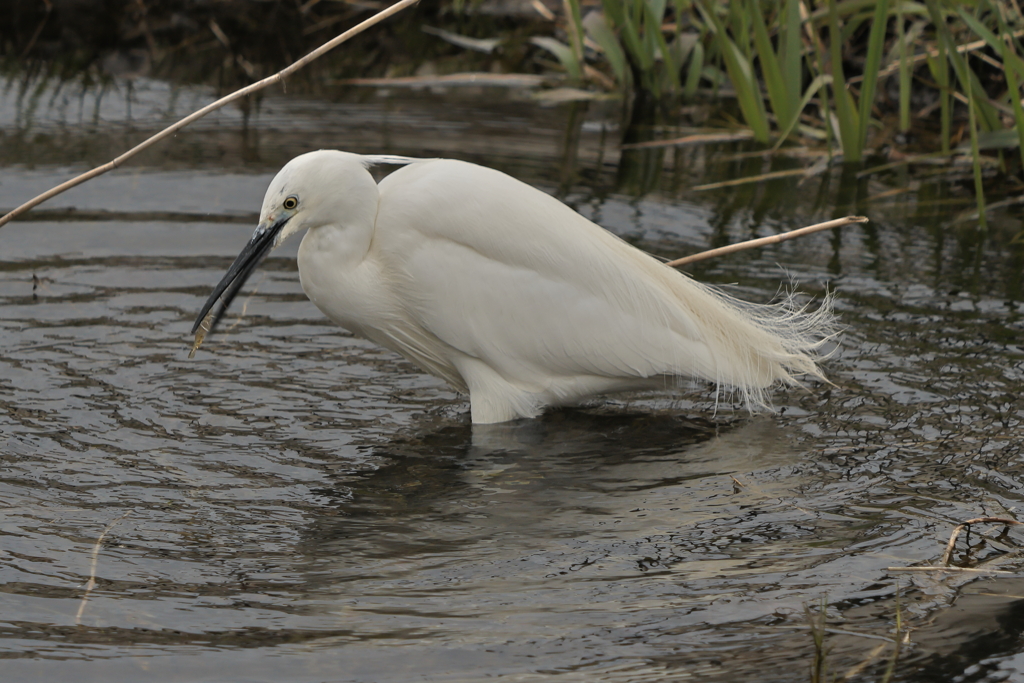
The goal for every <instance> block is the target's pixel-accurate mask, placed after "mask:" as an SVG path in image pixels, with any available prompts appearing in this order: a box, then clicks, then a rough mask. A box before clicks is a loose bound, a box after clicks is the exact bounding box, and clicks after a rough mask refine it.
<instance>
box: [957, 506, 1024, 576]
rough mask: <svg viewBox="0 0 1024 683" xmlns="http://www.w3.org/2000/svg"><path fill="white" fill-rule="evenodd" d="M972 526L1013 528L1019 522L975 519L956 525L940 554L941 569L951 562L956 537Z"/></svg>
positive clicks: (1004, 518)
mask: <svg viewBox="0 0 1024 683" xmlns="http://www.w3.org/2000/svg"><path fill="white" fill-rule="evenodd" d="M972 524H1003V525H1005V526H1013V525H1016V524H1020V522H1018V521H1017V520H1015V519H1009V518H1007V517H977V518H975V519H969V520H967V521H966V522H961V523H960V524H957V525H956V527H954V528H953V533H951V534H950V535H949V542H948V543H947V544H946V552H944V553H942V566H943V567H949V563H950V562H952V560H953V549H954V548H956V539H957V536H959V535H960V532H961V531H963V530H964V529H965V528H968V527H970V526H971V525H972Z"/></svg>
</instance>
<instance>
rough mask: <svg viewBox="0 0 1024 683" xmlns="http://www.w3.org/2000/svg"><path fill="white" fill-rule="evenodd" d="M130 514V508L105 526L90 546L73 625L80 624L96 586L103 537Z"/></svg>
mask: <svg viewBox="0 0 1024 683" xmlns="http://www.w3.org/2000/svg"><path fill="white" fill-rule="evenodd" d="M130 514H132V511H131V510H129V511H128V512H126V513H124V514H123V515H121V516H120V517H118V518H117V519H115V520H114V521H113V522H111V523H110V524H108V525H107V526H106V528H105V529H103V533H101V534H100V537H99V538H97V539H96V545H94V546H93V547H92V563H91V565H90V567H89V580H88V581H87V582H86V584H85V595H83V596H82V602H80V603H78V614H76V615H75V626H79V625H81V623H82V614H84V613H85V603H86V601H87V600H88V599H89V593H91V592H92V589H93V588H95V587H96V566H97V565H98V564H99V559H100V547H101V546H102V545H103V539H104V537H106V535H107V534H108V533H109V532H110V530H111V529H113V528H114V526H115V525H116V524H117V523H118V522H120V521H121V520H122V519H124V518H125V517H127V516H128V515H130Z"/></svg>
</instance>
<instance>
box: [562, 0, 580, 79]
mask: <svg viewBox="0 0 1024 683" xmlns="http://www.w3.org/2000/svg"><path fill="white" fill-rule="evenodd" d="M562 4H563V5H564V7H565V17H566V21H567V22H568V26H567V27H566V29H565V31H566V33H568V34H569V47H570V48H572V54H573V58H574V59H575V60H576V63H577V64H578V65H579V66H577V71H580V73H581V75H582V68H583V18H582V17H581V16H580V0H562Z"/></svg>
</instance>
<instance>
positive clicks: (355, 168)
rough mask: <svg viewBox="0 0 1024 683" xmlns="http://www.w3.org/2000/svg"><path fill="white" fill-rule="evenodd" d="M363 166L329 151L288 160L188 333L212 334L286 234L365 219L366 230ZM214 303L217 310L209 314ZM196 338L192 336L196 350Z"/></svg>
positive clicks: (368, 180)
mask: <svg viewBox="0 0 1024 683" xmlns="http://www.w3.org/2000/svg"><path fill="white" fill-rule="evenodd" d="M366 167H367V158H366V157H361V156H359V155H357V154H349V153H347V152H338V151H334V150H321V151H318V152H310V153H308V154H303V155H302V156H298V157H295V158H294V159H292V160H291V161H289V162H288V163H287V164H286V165H285V166H284V168H282V169H281V170H280V171H279V172H278V174H277V175H276V176H275V177H274V180H273V181H271V183H270V187H268V188H267V194H266V196H264V198H263V209H262V210H261V211H260V222H259V225H258V226H257V227H256V230H255V232H253V234H252V237H251V238H250V239H249V241H248V243H246V245H245V248H243V249H242V253H240V254H239V255H238V257H237V258H236V259H235V261H234V263H232V264H231V267H230V268H228V272H227V273H225V274H224V277H223V278H222V279H221V281H220V282H219V283H218V284H217V286H216V287H215V288H214V290H213V293H212V294H211V295H210V298H209V299H207V300H206V303H205V304H204V305H203V308H202V309H201V310H200V312H199V317H198V318H197V319H196V323H195V325H193V327H192V333H193V334H195V333H196V332H197V331H198V330H199V329H200V326H202V327H203V328H204V330H203V332H200V334H201V335H203V334H205V333H209V332H210V331H212V330H213V329H214V327H216V325H217V323H218V322H220V319H221V318H222V317H223V316H224V313H225V312H226V311H227V308H228V306H230V305H231V302H232V300H234V298H235V296H236V295H237V294H238V291H239V290H240V289H241V288H242V286H243V285H244V284H245V282H246V280H248V279H249V276H250V275H252V273H253V271H254V270H256V267H257V266H258V265H259V264H260V262H261V261H263V259H264V258H265V257H266V256H267V254H269V253H270V252H271V250H273V249H274V247H276V246H278V245H279V244H281V243H282V242H284V241H285V240H286V239H288V238H289V237H290V236H291V235H294V234H295V233H297V232H299V231H301V230H304V229H306V228H317V227H319V226H322V225H328V224H339V223H345V222H347V221H354V222H357V223H361V224H366V223H365V221H366V220H369V225H370V226H372V225H373V216H374V214H375V212H376V208H377V202H376V199H375V198H374V199H373V201H370V202H367V201H365V200H364V199H365V198H366V197H367V195H368V193H373V195H374V197H375V195H376V192H377V189H376V188H377V185H376V183H375V182H374V180H373V176H371V175H370V173H369V172H368V171H367V170H366ZM364 214H366V215H364ZM218 300H221V301H222V303H221V305H220V307H219V308H217V310H216V312H215V313H210V311H211V309H212V308H213V307H214V305H215V304H216V303H217V301H218ZM208 314H209V315H208ZM208 317H209V322H207V323H206V324H204V321H206V320H207V318H208ZM201 339H202V338H201V337H200V336H197V343H196V346H197V347H198V345H199V342H201Z"/></svg>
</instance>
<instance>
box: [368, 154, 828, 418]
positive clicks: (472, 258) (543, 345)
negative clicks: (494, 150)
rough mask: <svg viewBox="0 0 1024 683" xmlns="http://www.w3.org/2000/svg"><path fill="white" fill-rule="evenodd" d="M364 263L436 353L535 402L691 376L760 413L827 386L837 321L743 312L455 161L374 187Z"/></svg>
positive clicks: (538, 198) (533, 197)
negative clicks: (827, 335)
mask: <svg viewBox="0 0 1024 683" xmlns="http://www.w3.org/2000/svg"><path fill="white" fill-rule="evenodd" d="M370 257H371V258H374V259H378V260H379V262H380V263H381V265H382V270H383V271H384V272H387V273H389V276H388V277H389V282H388V286H389V287H393V288H394V290H395V295H396V298H397V299H400V300H402V301H403V302H404V305H405V307H406V313H407V316H408V319H409V320H410V321H414V322H415V324H416V325H419V326H421V327H422V328H423V329H424V330H426V331H429V333H430V335H432V336H434V337H436V339H437V340H439V341H440V342H441V345H440V346H438V348H437V349H436V350H435V351H434V352H436V353H439V354H444V353H454V354H455V355H458V356H460V358H461V357H462V356H465V357H466V358H467V359H469V360H464V359H463V360H461V362H462V364H463V365H464V366H465V367H469V368H474V367H477V365H479V364H483V365H484V366H486V368H487V372H493V374H494V375H495V379H493V380H489V381H490V382H491V383H494V382H498V383H500V382H502V381H504V382H508V383H510V385H513V386H514V387H516V388H518V389H519V390H521V391H523V392H525V393H527V394H535V395H536V396H537V397H538V399H537V400H538V401H539V402H541V403H561V402H570V401H575V400H577V399H579V398H582V397H583V396H584V395H587V394H589V393H596V391H610V390H614V389H616V388H627V387H631V386H639V385H641V384H642V383H643V382H642V381H643V380H652V379H655V378H659V379H662V378H664V377H665V376H676V375H682V376H689V377H697V378H701V379H706V380H709V381H713V382H719V383H721V384H725V385H728V386H731V387H733V388H735V389H738V390H739V391H740V392H741V393H742V394H743V395H744V397H745V398H746V399H747V400H748V403H749V404H751V405H752V406H761V405H764V403H765V394H764V389H765V388H766V387H768V386H770V385H771V384H772V383H773V382H775V381H777V380H781V381H784V382H791V381H793V379H792V375H793V374H796V373H810V374H814V375H819V372H818V369H817V366H816V364H815V360H814V357H813V355H812V352H813V350H814V349H815V348H816V347H817V345H818V344H819V343H820V341H819V337H818V336H816V333H819V332H822V331H823V329H824V328H825V327H827V324H828V321H829V320H830V316H829V312H828V311H827V310H826V309H823V310H821V311H819V313H817V314H814V315H810V316H808V315H804V314H801V313H794V312H792V311H791V310H790V309H788V308H782V307H768V306H753V305H748V304H741V303H739V302H736V301H734V300H732V299H730V298H728V297H726V296H724V295H722V294H721V293H719V292H716V291H715V290H713V289H711V288H708V287H706V286H703V285H700V284H699V283H696V282H695V281H693V280H692V279H690V278H689V277H687V276H685V275H683V274H682V273H679V272H677V271H675V270H673V269H671V268H668V267H667V266H665V265H664V264H662V263H660V262H659V261H657V260H656V259H654V258H653V257H651V256H649V255H647V254H645V253H643V252H641V251H639V250H637V249H635V248H634V247H632V246H630V245H629V244H627V243H626V242H624V241H622V240H621V239H619V238H618V237H616V236H614V235H612V234H611V233H609V232H607V231H606V230H604V229H602V228H600V227H598V226H596V225H595V224H593V223H591V222H590V221H588V220H587V219H585V218H583V217H582V216H580V215H579V214H577V213H576V212H575V211H573V210H572V209H570V208H568V207H567V206H565V205H564V204H562V203H561V202H559V201H558V200H556V199H554V198H552V197H550V196H548V195H546V194H544V193H543V192H540V191H539V190H536V189H534V188H532V187H530V186H528V185H526V184H524V183H521V182H519V181H517V180H515V179H513V178H511V177H509V176H507V175H505V174H503V173H500V172H498V171H495V170H492V169H488V168H484V167H480V166H476V165H473V164H468V163H464V162H459V161H452V160H432V161H425V162H419V163H415V164H411V165H409V166H406V167H404V168H402V169H399V170H397V171H395V172H394V173H392V174H391V175H390V176H388V177H387V178H385V179H384V180H383V181H382V182H381V183H380V201H379V208H378V214H377V223H376V226H375V232H374V238H373V244H372V245H371V250H370ZM455 364H456V365H458V363H455ZM662 381H663V379H662ZM469 384H470V385H472V382H469ZM471 388H472V386H471ZM595 390H596V391H595ZM475 412H476V411H475V407H474V419H476V415H475Z"/></svg>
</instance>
